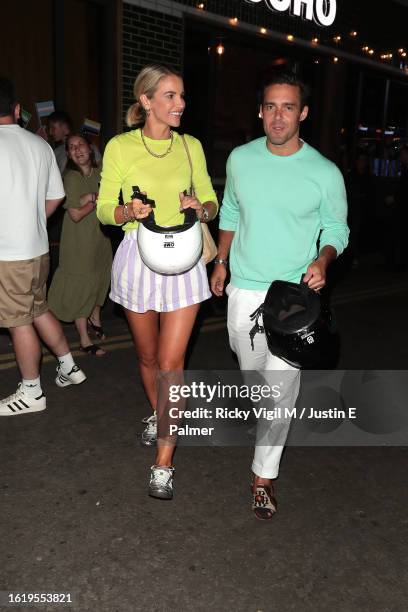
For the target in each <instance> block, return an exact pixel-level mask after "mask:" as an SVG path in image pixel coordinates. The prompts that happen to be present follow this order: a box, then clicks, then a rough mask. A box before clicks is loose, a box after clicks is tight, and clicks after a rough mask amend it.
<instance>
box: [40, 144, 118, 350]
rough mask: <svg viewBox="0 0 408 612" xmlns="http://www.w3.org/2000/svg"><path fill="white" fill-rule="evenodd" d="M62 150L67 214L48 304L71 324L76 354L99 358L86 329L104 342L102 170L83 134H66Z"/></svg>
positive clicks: (106, 243) (108, 253) (107, 266)
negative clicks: (98, 207)
mask: <svg viewBox="0 0 408 612" xmlns="http://www.w3.org/2000/svg"><path fill="white" fill-rule="evenodd" d="M65 146H66V151H67V155H68V164H67V168H66V172H65V175H64V185H65V192H66V200H65V203H64V208H65V209H66V212H65V216H64V221H63V225H62V232H61V241H60V254H59V266H58V268H57V270H56V271H55V274H54V277H53V279H52V283H51V286H50V289H49V292H48V303H49V306H50V308H51V310H52V311H53V312H54V314H55V315H56V316H57V317H58V318H59V319H60V320H62V321H75V326H76V329H77V331H78V335H79V339H80V349H81V350H82V351H84V352H85V353H88V354H89V355H96V356H98V357H100V356H102V355H104V354H105V351H104V350H103V349H102V348H101V347H100V346H99V345H97V344H94V343H93V342H92V340H91V338H90V335H89V329H90V330H91V331H93V332H95V333H96V335H97V337H98V338H99V339H100V340H102V339H104V338H105V334H104V331H103V328H102V323H101V307H102V305H103V303H104V301H105V298H106V294H107V292H108V289H109V282H110V273H111V268H112V248H111V244H110V240H109V238H108V237H107V236H105V234H104V233H103V232H102V230H101V226H100V223H99V221H98V219H97V218H96V215H95V208H96V200H97V196H98V190H99V180H100V168H99V167H98V165H97V163H96V162H95V158H94V154H93V150H92V148H91V144H90V142H89V141H88V140H87V138H86V137H85V136H84V135H82V134H70V135H69V136H68V137H67V139H66V143H65ZM88 328H89V329H88Z"/></svg>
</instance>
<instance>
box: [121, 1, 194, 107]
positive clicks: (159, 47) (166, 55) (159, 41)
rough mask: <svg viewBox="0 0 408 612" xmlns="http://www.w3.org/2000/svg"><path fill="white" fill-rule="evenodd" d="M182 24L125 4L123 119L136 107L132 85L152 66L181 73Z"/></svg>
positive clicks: (176, 20)
mask: <svg viewBox="0 0 408 612" xmlns="http://www.w3.org/2000/svg"><path fill="white" fill-rule="evenodd" d="M183 32H184V27H183V20H182V19H181V18H179V17H173V16H171V15H166V14H164V13H159V12H156V11H151V10H148V9H146V8H142V7H139V6H133V5H131V4H126V3H125V4H123V116H124V115H125V113H126V110H127V109H128V108H129V106H130V105H131V104H133V102H134V99H133V93H132V90H133V83H134V80H135V77H136V75H137V73H138V72H139V70H140V69H141V68H143V66H144V65H146V64H148V63H150V62H160V63H165V64H167V65H169V66H171V67H173V68H175V69H177V70H181V64H182V59H183Z"/></svg>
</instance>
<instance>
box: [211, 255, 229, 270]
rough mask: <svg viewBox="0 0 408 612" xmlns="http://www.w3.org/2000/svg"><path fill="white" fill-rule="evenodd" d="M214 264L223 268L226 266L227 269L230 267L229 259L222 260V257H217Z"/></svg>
mask: <svg viewBox="0 0 408 612" xmlns="http://www.w3.org/2000/svg"><path fill="white" fill-rule="evenodd" d="M214 263H215V264H222V265H223V266H225V267H226V268H227V267H228V259H221V258H220V257H216V258H215V259H214Z"/></svg>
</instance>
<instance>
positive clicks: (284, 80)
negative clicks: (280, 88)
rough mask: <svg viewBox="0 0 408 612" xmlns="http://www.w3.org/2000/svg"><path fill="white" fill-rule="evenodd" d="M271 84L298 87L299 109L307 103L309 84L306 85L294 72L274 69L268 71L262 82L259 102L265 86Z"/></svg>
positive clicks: (263, 96) (263, 95) (262, 99)
mask: <svg viewBox="0 0 408 612" xmlns="http://www.w3.org/2000/svg"><path fill="white" fill-rule="evenodd" d="M271 85H292V86H293V87H298V88H299V91H300V106H301V110H303V108H304V107H305V106H306V105H307V102H308V99H309V96H310V89H309V86H308V85H306V83H304V82H303V81H302V80H301V79H299V77H298V76H297V75H296V74H295V73H294V72H283V71H278V70H277V71H274V72H272V73H269V74H268V75H267V76H266V77H265V78H264V81H263V84H262V90H261V94H262V98H261V103H262V104H263V101H264V99H265V91H266V89H267V87H271Z"/></svg>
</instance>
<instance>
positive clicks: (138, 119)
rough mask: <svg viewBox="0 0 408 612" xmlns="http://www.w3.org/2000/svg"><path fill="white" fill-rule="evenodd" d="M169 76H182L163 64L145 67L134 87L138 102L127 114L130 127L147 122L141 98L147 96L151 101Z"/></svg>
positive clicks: (127, 122)
mask: <svg viewBox="0 0 408 612" xmlns="http://www.w3.org/2000/svg"><path fill="white" fill-rule="evenodd" d="M167 76H178V77H179V76H180V74H179V73H178V72H177V71H176V70H173V68H169V67H168V66H164V65H162V64H149V65H148V66H145V67H144V68H143V69H142V70H141V71H140V72H139V74H138V75H137V77H136V80H135V82H134V85H133V96H134V98H135V100H136V102H135V103H134V104H132V106H131V107H130V108H129V109H128V111H127V113H126V124H127V125H128V127H132V126H134V125H137V124H138V123H144V122H145V121H146V111H145V109H144V108H143V104H142V103H141V102H140V96H141V95H142V94H145V95H146V96H147V97H148V98H149V99H151V98H153V96H154V94H155V91H156V89H157V86H158V84H159V81H161V79H163V78H164V77H167Z"/></svg>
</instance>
